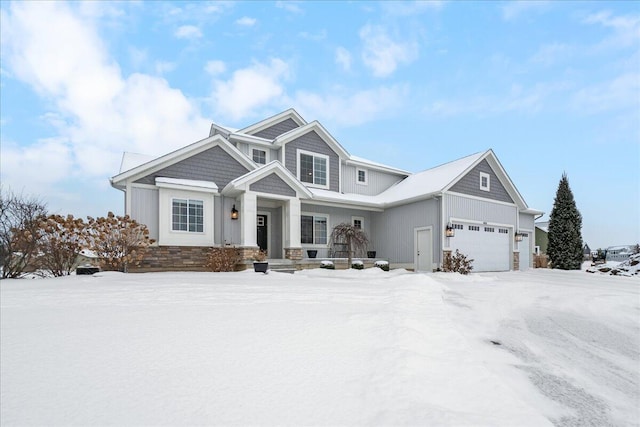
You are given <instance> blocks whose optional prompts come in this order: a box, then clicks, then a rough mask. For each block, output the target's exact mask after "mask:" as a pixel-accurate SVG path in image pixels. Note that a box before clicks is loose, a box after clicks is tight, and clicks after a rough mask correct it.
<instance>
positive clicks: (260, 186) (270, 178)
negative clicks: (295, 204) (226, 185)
mask: <svg viewBox="0 0 640 427" xmlns="http://www.w3.org/2000/svg"><path fill="white" fill-rule="evenodd" d="M249 189H250V190H251V191H256V192H259V193H271V194H279V195H281V196H288V197H295V196H296V191H295V190H294V189H293V188H291V187H290V186H289V184H287V183H286V182H284V180H283V179H282V178H280V177H279V176H278V175H276V174H275V173H272V174H270V175H267V176H265V177H264V178H262V179H261V180H259V181H256V182H254V183H252V184H251V185H250V186H249Z"/></svg>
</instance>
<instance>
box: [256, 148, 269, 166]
mask: <svg viewBox="0 0 640 427" xmlns="http://www.w3.org/2000/svg"><path fill="white" fill-rule="evenodd" d="M253 161H254V162H256V163H258V164H260V165H264V164H266V163H267V152H266V150H258V149H257V148H254V149H253Z"/></svg>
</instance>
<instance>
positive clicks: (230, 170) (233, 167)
mask: <svg viewBox="0 0 640 427" xmlns="http://www.w3.org/2000/svg"><path fill="white" fill-rule="evenodd" d="M248 171H249V170H248V169H247V168H246V167H244V166H243V165H241V164H240V163H239V162H238V161H237V160H236V159H234V158H233V157H232V156H231V155H230V154H229V153H227V152H226V151H225V150H224V149H222V148H221V147H219V146H215V147H212V148H210V149H208V150H205V151H203V152H201V153H199V154H196V155H194V156H192V157H189V158H187V159H185V160H182V161H180V162H177V163H175V164H173V165H171V166H167V167H166V168H163V169H160V170H158V171H156V172H154V173H152V174H149V175H147V176H145V177H143V178H140V179H139V180H137V181H136V183H139V184H149V185H154V184H155V179H156V178H157V177H164V178H176V179H190V180H199V181H211V182H215V183H216V184H217V185H218V188H223V187H224V186H225V185H227V184H228V183H229V182H230V181H231V180H233V179H235V178H237V177H239V176H241V175H244V174H246V173H247V172H248Z"/></svg>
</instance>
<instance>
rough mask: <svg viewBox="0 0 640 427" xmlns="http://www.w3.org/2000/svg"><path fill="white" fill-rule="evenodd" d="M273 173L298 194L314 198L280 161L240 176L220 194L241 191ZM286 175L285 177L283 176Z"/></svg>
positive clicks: (273, 161) (271, 162)
mask: <svg viewBox="0 0 640 427" xmlns="http://www.w3.org/2000/svg"><path fill="white" fill-rule="evenodd" d="M271 173H275V174H276V175H278V176H279V177H280V178H282V179H284V180H285V182H286V181H289V182H287V184H289V186H290V187H293V189H294V190H296V193H302V194H303V195H305V196H307V197H308V198H312V197H313V194H312V193H311V191H310V190H309V189H308V188H307V187H305V186H304V185H303V184H302V183H301V182H300V181H299V180H298V179H297V178H296V177H295V176H293V174H292V173H291V172H290V171H289V170H288V169H286V168H285V167H284V166H283V165H282V163H280V162H279V161H278V160H272V161H270V162H269V163H267V164H266V165H264V166H261V167H259V168H257V169H254V170H252V171H249V172H247V173H246V174H244V175H242V176H239V177H238V178H236V179H234V180H232V181H230V182H229V183H228V184H227V185H226V186H225V187H224V188H223V189H222V191H221V192H220V194H223V195H224V194H228V193H230V192H232V191H233V190H240V189H239V188H238V187H240V186H243V185H246V184H247V183H249V182H251V181H252V180H253V179H261V177H264V176H267V175H269V174H271ZM281 175H284V176H281Z"/></svg>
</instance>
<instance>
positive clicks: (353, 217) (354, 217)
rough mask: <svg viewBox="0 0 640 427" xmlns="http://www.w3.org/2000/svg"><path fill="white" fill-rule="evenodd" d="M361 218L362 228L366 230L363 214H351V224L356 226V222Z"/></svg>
mask: <svg viewBox="0 0 640 427" xmlns="http://www.w3.org/2000/svg"><path fill="white" fill-rule="evenodd" d="M356 220H360V229H361V230H362V231H364V217H363V216H351V225H352V226H354V227H355V224H354V222H355V221H356Z"/></svg>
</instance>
